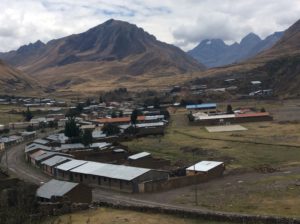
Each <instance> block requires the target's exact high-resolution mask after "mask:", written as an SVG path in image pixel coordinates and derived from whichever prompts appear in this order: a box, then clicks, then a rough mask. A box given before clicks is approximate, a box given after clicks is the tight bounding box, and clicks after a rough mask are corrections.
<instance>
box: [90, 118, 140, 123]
mask: <svg viewBox="0 0 300 224" xmlns="http://www.w3.org/2000/svg"><path fill="white" fill-rule="evenodd" d="M130 120H131V118H130V117H116V118H100V119H96V120H94V121H95V122H98V123H101V124H105V123H129V122H130ZM137 120H138V121H143V120H145V116H138V118H137Z"/></svg>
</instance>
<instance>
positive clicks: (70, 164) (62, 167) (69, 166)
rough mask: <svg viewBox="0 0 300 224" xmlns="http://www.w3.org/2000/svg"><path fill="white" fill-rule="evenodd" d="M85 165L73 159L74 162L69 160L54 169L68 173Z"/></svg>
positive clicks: (83, 162)
mask: <svg viewBox="0 0 300 224" xmlns="http://www.w3.org/2000/svg"><path fill="white" fill-rule="evenodd" d="M85 163H87V161H84V160H76V159H74V160H71V161H69V162H66V163H63V164H61V165H59V166H57V167H56V169H58V170H63V171H69V170H71V169H73V168H76V167H78V166H81V165H83V164H85Z"/></svg>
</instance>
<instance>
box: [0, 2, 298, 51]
mask: <svg viewBox="0 0 300 224" xmlns="http://www.w3.org/2000/svg"><path fill="white" fill-rule="evenodd" d="M0 8H1V14H0V43H1V45H0V51H8V50H11V49H16V48H18V47H19V46H21V45H23V44H28V43H30V42H35V41H37V40H38V39H40V40H42V41H43V42H47V41H49V40H51V39H55V38H60V37H63V36H66V35H70V34H73V33H79V32H83V31H85V30H87V29H89V28H91V27H93V26H96V25H98V24H100V23H103V22H104V21H106V20H107V19H110V18H115V19H120V20H126V21H128V22H131V23H135V24H137V25H138V26H140V27H143V28H144V29H145V30H146V31H148V32H149V33H151V34H154V35H155V36H156V37H157V38H158V39H159V40H162V41H165V42H168V43H174V44H176V45H178V46H180V47H182V48H183V49H189V48H191V47H193V46H195V45H196V44H197V43H198V42H199V41H201V40H203V39H206V38H222V39H224V40H226V41H228V42H234V41H239V40H240V39H241V38H242V37H243V36H245V35H246V34H247V33H249V32H255V33H257V34H258V35H260V36H261V37H265V36H266V35H268V34H270V33H273V32H274V31H280V30H284V29H286V28H287V27H289V26H290V25H291V24H292V23H294V22H295V21H296V20H298V19H299V15H300V1H299V0H285V1H282V0H264V1H262V0H248V1H243V0H176V1H175V0H164V1H161V0H114V1H111V0H110V1H108V0H1V1H0Z"/></svg>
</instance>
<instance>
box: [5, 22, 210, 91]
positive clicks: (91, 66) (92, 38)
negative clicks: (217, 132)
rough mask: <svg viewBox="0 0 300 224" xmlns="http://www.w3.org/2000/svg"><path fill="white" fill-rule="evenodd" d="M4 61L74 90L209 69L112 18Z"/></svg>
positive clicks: (10, 55) (144, 82) (30, 47)
mask: <svg viewBox="0 0 300 224" xmlns="http://www.w3.org/2000/svg"><path fill="white" fill-rule="evenodd" d="M0 58H2V59H3V60H6V61H7V62H8V63H10V64H12V65H15V66H17V68H18V69H20V70H22V71H25V72H26V73H28V74H30V75H31V76H33V77H34V78H36V79H37V80H39V81H40V82H42V83H43V84H45V85H47V86H48V87H52V88H64V89H66V88H69V89H74V88H75V89H76V90H83V89H87V90H92V89H95V90H99V88H100V87H101V86H103V87H107V86H109V87H110V86H116V85H119V86H120V85H125V84H127V85H130V83H131V82H135V81H136V82H138V83H139V85H147V82H149V83H151V84H153V81H155V80H153V79H157V78H162V77H166V76H167V77H168V78H170V77H171V76H172V75H178V74H180V75H182V74H185V73H186V74H188V73H191V72H194V71H201V70H203V69H204V68H205V67H204V66H203V65H202V64H200V63H198V62H197V61H196V60H194V59H193V58H192V57H190V56H188V55H187V54H186V53H185V52H183V51H182V50H180V49H179V48H177V47H175V46H173V45H170V44H166V43H163V42H160V41H158V40H157V39H156V38H155V37H154V36H153V35H150V34H149V33H147V32H145V31H144V30H143V29H141V28H138V27H137V26H136V25H133V24H130V23H127V22H123V21H118V20H113V19H111V20H108V21H106V22H105V23H103V24H101V25H99V26H96V27H94V28H91V29H89V30H88V31H86V32H84V33H80V34H74V35H71V36H67V37H64V38H60V39H56V40H51V41H49V42H48V43H47V44H43V43H41V42H36V43H34V44H31V45H27V46H23V47H21V48H20V49H18V50H17V51H13V52H8V53H4V54H2V55H0ZM87 87H88V88H87Z"/></svg>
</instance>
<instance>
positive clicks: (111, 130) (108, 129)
mask: <svg viewBox="0 0 300 224" xmlns="http://www.w3.org/2000/svg"><path fill="white" fill-rule="evenodd" d="M102 131H103V133H105V134H106V135H108V136H110V135H117V134H119V133H120V128H119V126H117V125H115V124H110V123H108V124H104V126H103V127H102Z"/></svg>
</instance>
